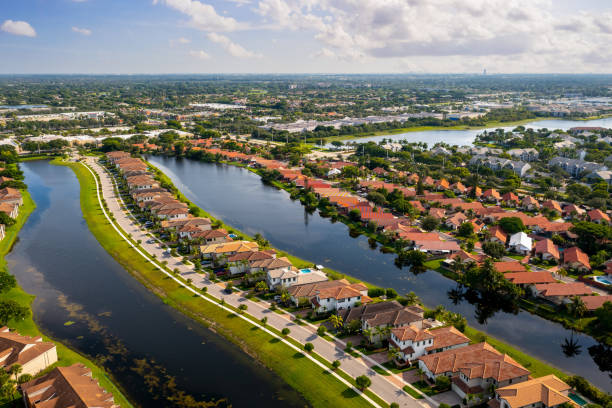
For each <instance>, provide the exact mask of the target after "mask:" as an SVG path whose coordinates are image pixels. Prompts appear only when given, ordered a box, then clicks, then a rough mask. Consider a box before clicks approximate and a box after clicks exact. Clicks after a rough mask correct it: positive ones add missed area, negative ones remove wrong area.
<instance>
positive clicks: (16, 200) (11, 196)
mask: <svg viewBox="0 0 612 408" xmlns="http://www.w3.org/2000/svg"><path fill="white" fill-rule="evenodd" d="M0 202H2V203H8V204H16V205H22V204H23V197H22V196H21V191H19V190H17V189H16V188H12V187H4V188H1V189H0Z"/></svg>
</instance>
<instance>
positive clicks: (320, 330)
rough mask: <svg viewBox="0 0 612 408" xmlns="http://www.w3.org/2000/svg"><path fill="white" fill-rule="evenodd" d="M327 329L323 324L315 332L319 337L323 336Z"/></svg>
mask: <svg viewBox="0 0 612 408" xmlns="http://www.w3.org/2000/svg"><path fill="white" fill-rule="evenodd" d="M326 331H327V329H326V328H325V326H319V328H318V329H317V334H318V335H319V336H321V337H323V336H324V335H325V332H326Z"/></svg>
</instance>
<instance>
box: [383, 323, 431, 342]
mask: <svg viewBox="0 0 612 408" xmlns="http://www.w3.org/2000/svg"><path fill="white" fill-rule="evenodd" d="M391 333H393V335H394V336H395V337H396V338H397V339H398V340H399V341H406V340H411V341H423V340H429V339H433V338H434V336H433V334H431V333H430V332H429V330H427V329H425V330H422V329H419V328H417V327H414V326H404V327H397V328H395V329H392V330H391Z"/></svg>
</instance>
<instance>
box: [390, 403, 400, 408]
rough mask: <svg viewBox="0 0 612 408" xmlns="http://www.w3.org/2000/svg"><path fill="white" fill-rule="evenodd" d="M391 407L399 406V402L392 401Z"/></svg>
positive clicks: (397, 407)
mask: <svg viewBox="0 0 612 408" xmlns="http://www.w3.org/2000/svg"><path fill="white" fill-rule="evenodd" d="M389 408H399V404H398V403H397V402H392V403H391V405H389Z"/></svg>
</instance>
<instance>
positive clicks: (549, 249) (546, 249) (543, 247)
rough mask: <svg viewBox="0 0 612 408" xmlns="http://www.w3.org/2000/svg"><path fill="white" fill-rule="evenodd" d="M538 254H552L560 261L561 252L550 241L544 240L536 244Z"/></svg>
mask: <svg viewBox="0 0 612 408" xmlns="http://www.w3.org/2000/svg"><path fill="white" fill-rule="evenodd" d="M535 253H536V254H550V255H551V256H552V257H553V258H555V259H559V258H560V257H559V250H558V249H557V246H556V245H555V244H554V242H552V240H550V239H543V240H541V241H538V242H536V244H535Z"/></svg>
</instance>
